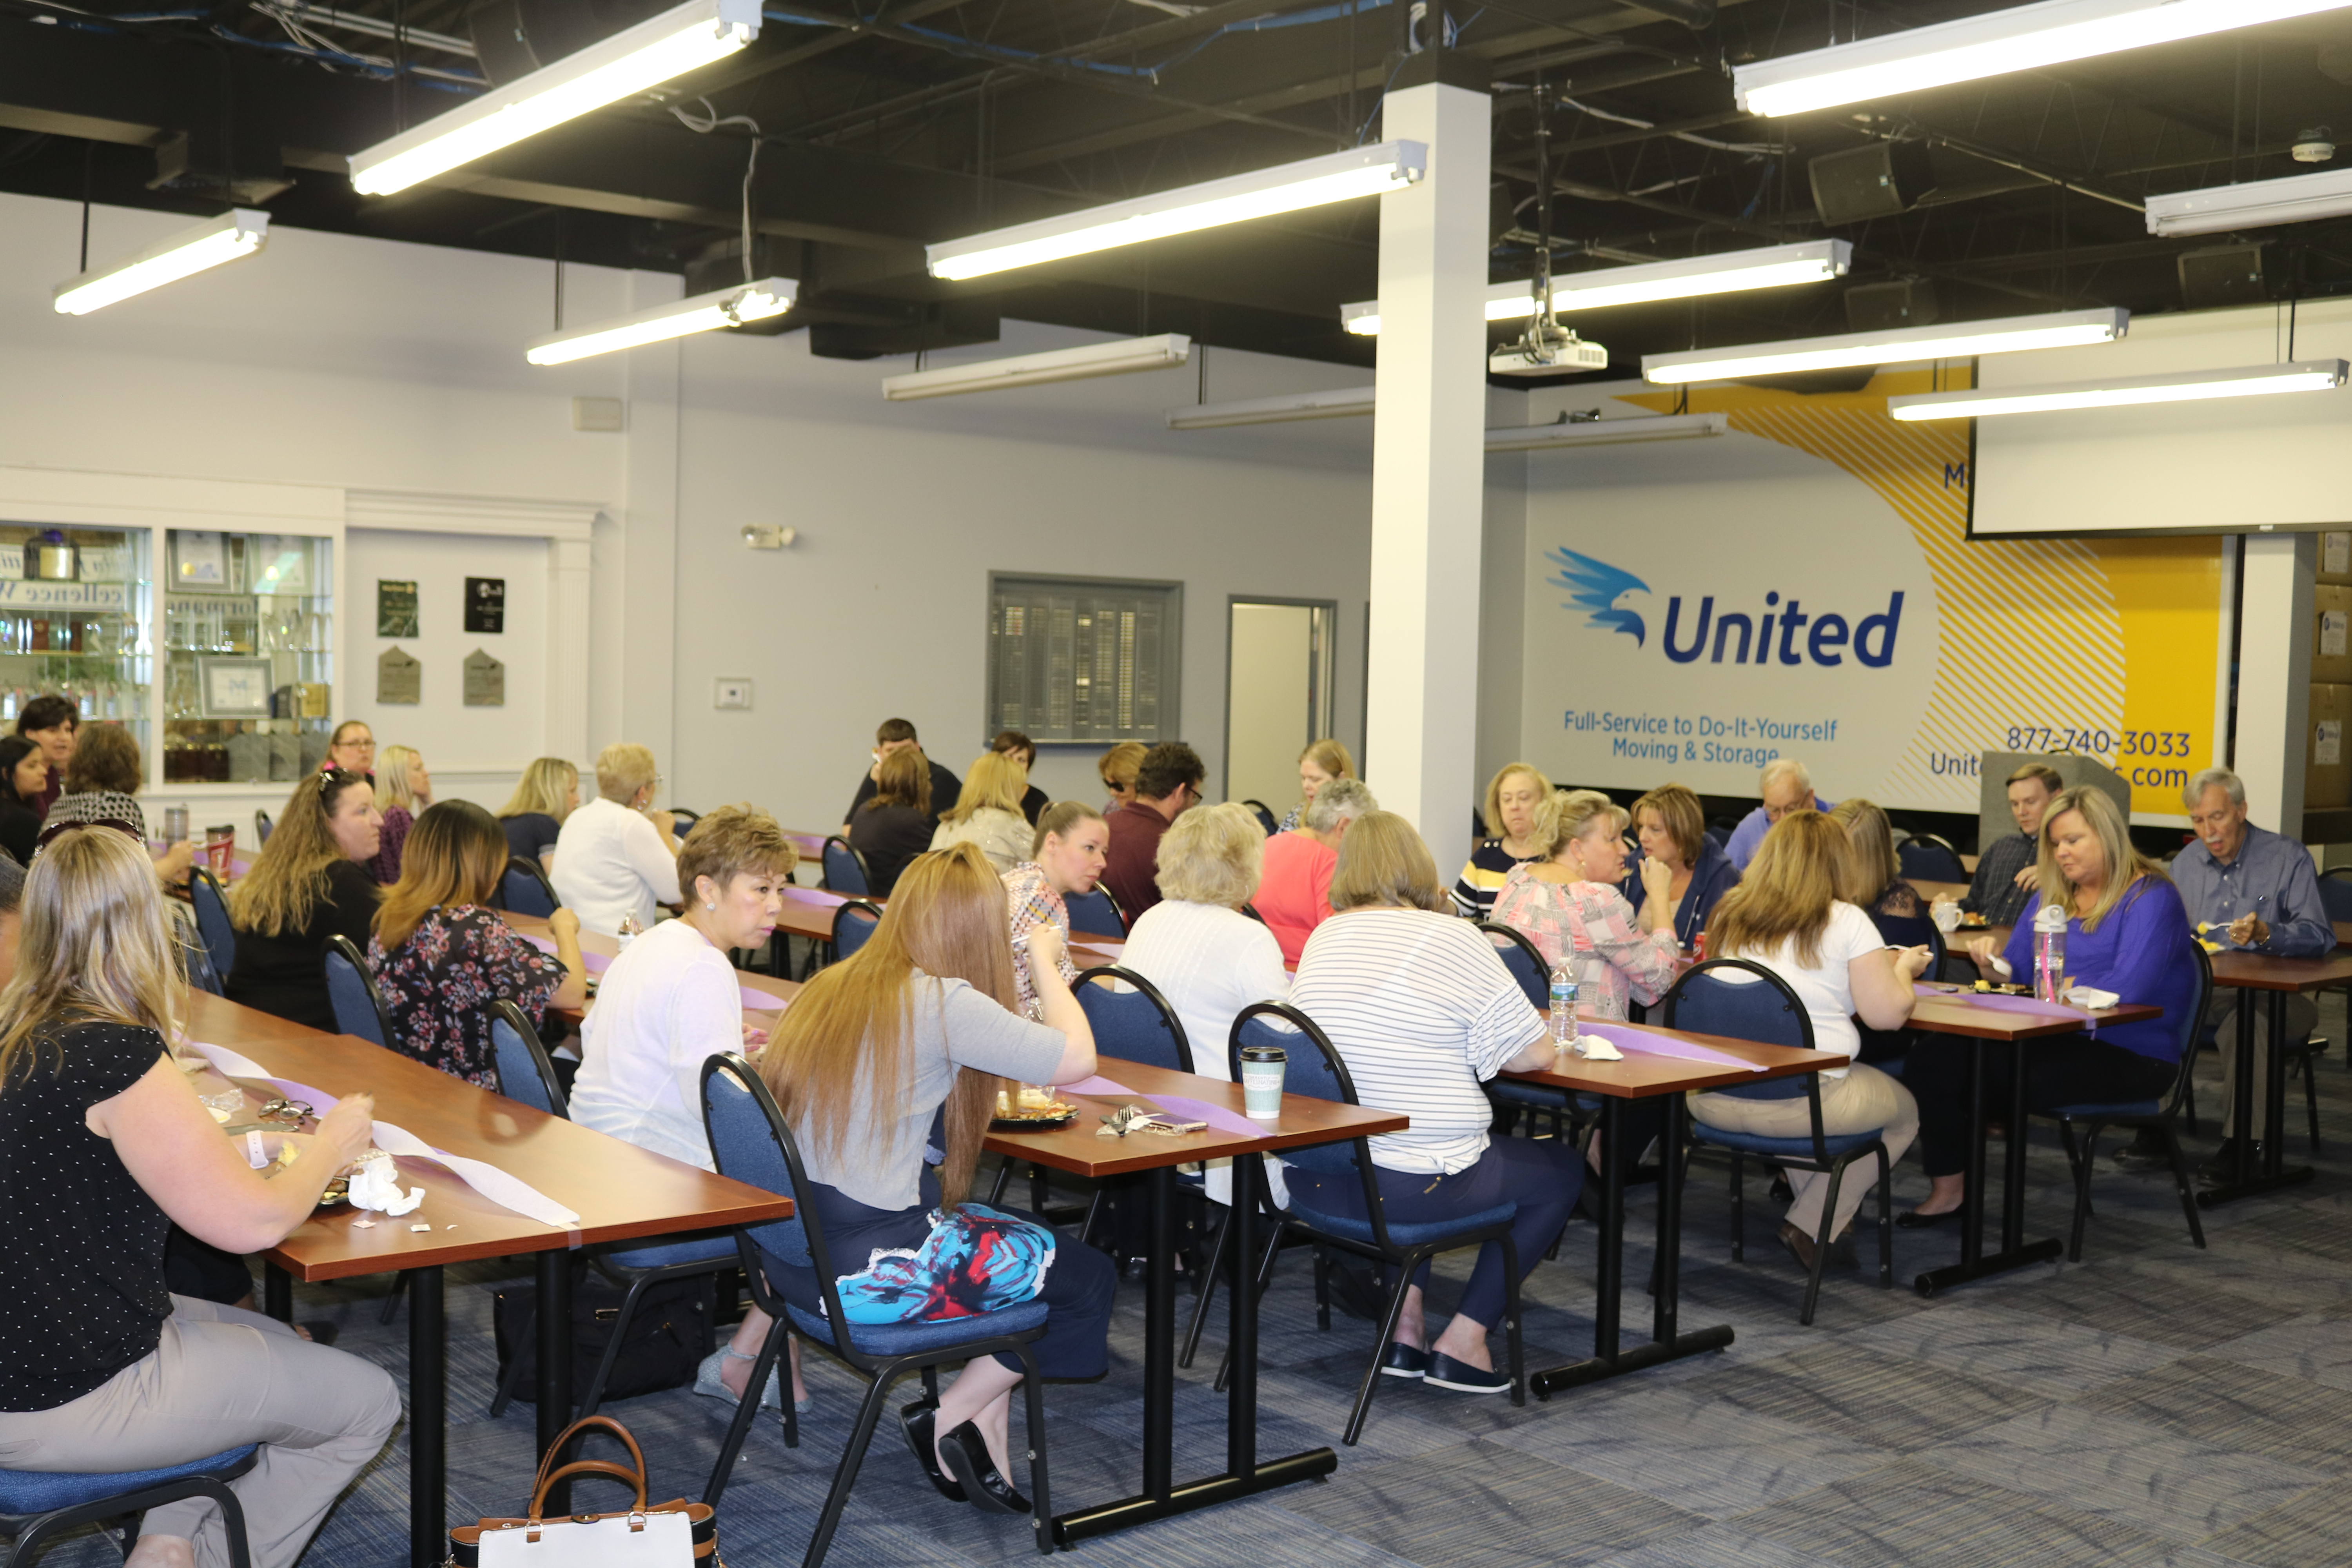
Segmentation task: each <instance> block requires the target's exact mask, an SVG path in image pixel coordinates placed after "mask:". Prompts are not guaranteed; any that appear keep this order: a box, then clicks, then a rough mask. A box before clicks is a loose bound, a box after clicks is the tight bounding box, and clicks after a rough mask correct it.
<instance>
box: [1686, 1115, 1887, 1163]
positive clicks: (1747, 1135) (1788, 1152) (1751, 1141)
mask: <svg viewBox="0 0 2352 1568" xmlns="http://www.w3.org/2000/svg"><path fill="white" fill-rule="evenodd" d="M1880 1131H1881V1130H1880V1129H1876V1128H1874V1129H1872V1130H1871V1131H1868V1132H1845V1133H1840V1134H1837V1135H1834V1136H1832V1137H1827V1138H1824V1139H1822V1148H1824V1149H1826V1150H1828V1151H1829V1156H1830V1158H1831V1159H1832V1160H1836V1159H1841V1158H1843V1156H1845V1155H1847V1154H1851V1153H1853V1152H1854V1151H1855V1150H1857V1149H1866V1148H1868V1147H1869V1146H1870V1145H1871V1144H1873V1143H1875V1142H1878V1138H1879V1132H1880ZM1691 1137H1692V1138H1693V1140H1695V1141H1696V1142H1701V1143H1712V1144H1714V1145H1715V1146H1716V1147H1717V1148H1718V1149H1737V1150H1738V1151H1739V1152H1741V1153H1743V1154H1765V1155H1769V1156H1770V1157H1772V1158H1773V1159H1776V1160H1811V1158H1812V1157H1813V1140H1812V1138H1811V1135H1810V1134H1809V1135H1807V1136H1805V1137H1802V1138H1767V1137H1764V1136H1763V1135H1762V1134H1760V1133H1756V1132H1733V1131H1728V1130H1727V1129H1725V1128H1721V1127H1710V1126H1708V1125H1707V1124H1706V1123H1705V1122H1703V1121H1700V1122H1694V1123H1693V1124H1692V1126H1691Z"/></svg>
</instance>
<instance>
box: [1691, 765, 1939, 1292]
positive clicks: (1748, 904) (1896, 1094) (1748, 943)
mask: <svg viewBox="0 0 2352 1568" xmlns="http://www.w3.org/2000/svg"><path fill="white" fill-rule="evenodd" d="M1847 856H1848V850H1847V847H1846V835H1845V828H1844V826H1843V824H1840V823H1836V822H1832V821H1831V820H1830V819H1829V818H1828V817H1827V816H1822V814H1821V813H1820V812H1817V811H1800V812H1793V813H1791V814H1790V815H1789V816H1784V817H1782V818H1781V819H1780V821H1779V822H1777V823H1775V824H1774V825H1773V826H1772V827H1771V829H1770V830H1769V832H1767V833H1766V834H1765V835H1764V842H1763V844H1762V845H1761V846H1760V847H1759V848H1758V849H1757V851H1756V858H1754V859H1753V860H1750V861H1749V862H1748V869H1747V871H1746V872H1745V873H1744V874H1743V875H1742V877H1741V879H1740V883H1739V886H1738V887H1737V888H1734V889H1732V890H1731V891H1730V892H1728V893H1726V894H1725V895H1724V896H1723V902H1721V903H1719V904H1717V905H1716V907H1715V917H1714V919H1713V920H1712V921H1710V922H1709V923H1708V926H1707V935H1706V945H1707V956H1708V957H1709V958H1744V959H1747V960H1749V961H1750V962H1752V963H1759V964H1762V965H1763V966H1764V967H1765V968H1767V969H1769V970H1770V971H1771V972H1772V973H1775V974H1777V975H1779V976H1780V978H1781V979H1782V980H1785V981H1787V982H1788V984H1789V988H1790V990H1792V991H1794V992H1795V993H1796V994H1797V997H1798V1000H1800V1001H1801V1002H1802V1003H1803V1004H1804V1005H1805V1014H1806V1016H1808V1017H1809V1018H1811V1020H1812V1026H1813V1048H1814V1049H1815V1050H1817V1051H1829V1052H1832V1053H1833V1054H1835V1055H1837V1056H1842V1057H1844V1058H1848V1059H1849V1060H1851V1061H1852V1062H1853V1065H1852V1066H1851V1067H1845V1068H1833V1069H1830V1070H1827V1071H1824V1072H1823V1073H1822V1075H1821V1079H1822V1131H1825V1132H1827V1133H1829V1134H1831V1135H1832V1136H1836V1135H1838V1134H1842V1133H1849V1132H1870V1131H1877V1132H1878V1134H1879V1136H1880V1138H1881V1140H1882V1141H1884V1142H1885V1144H1886V1158H1887V1163H1890V1164H1892V1163H1894V1162H1895V1161H1897V1160H1900V1159H1901V1158H1903V1152H1904V1151H1905V1150H1906V1149H1908V1148H1909V1147H1910V1146H1911V1141H1912V1139H1914V1138H1915V1137H1916V1136H1917V1135H1918V1131H1919V1107H1918V1105H1917V1103H1916V1101H1915V1100H1913V1099H1912V1098H1911V1091H1910V1090H1909V1089H1906V1088H1904V1086H1903V1084H1902V1083H1901V1082H1899V1081H1897V1080H1896V1079H1892V1078H1889V1077H1888V1076H1887V1075H1886V1074H1885V1073H1883V1072H1881V1071H1879V1070H1878V1069H1877V1068H1874V1067H1869V1066H1866V1065H1865V1064H1864V1063H1863V1062H1862V1061H1861V1060H1860V1059H1858V1058H1859V1056H1860V1053H1861V1050H1862V1036H1861V1033H1860V1032H1859V1031H1858V1030H1857V1029H1855V1027H1854V1022H1853V1021H1854V1019H1855V1017H1856V1016H1859V1017H1860V1018H1861V1019H1862V1022H1863V1024H1864V1026H1867V1027H1869V1028H1873V1029H1895V1028H1900V1027H1902V1026H1903V1023H1904V1021H1905V1020H1906V1019H1907V1018H1909V1017H1910V1016H1911V1005H1912V1001H1913V992H1912V988H1911V987H1912V983H1913V982H1914V981H1916V979H1918V977H1919V974H1920V972H1921V971H1923V970H1924V969H1926V968H1927V949H1926V948H1924V947H1911V948H1905V949H1903V950H1902V951H1901V952H1895V951H1894V950H1892V949H1890V948H1888V947H1887V946H1886V944H1885V941H1884V939H1882V938H1881V937H1880V936H1879V934H1878V928H1877V927H1875V926H1874V925H1872V924H1871V923H1870V917H1869V916H1868V915H1867V914H1865V913H1864V912H1863V911H1862V910H1859V909H1857V908H1855V907H1854V906H1853V904H1851V903H1848V902H1846V901H1844V900H1842V899H1840V898H1839V896H1838V889H1839V886H1840V884H1841V882H1842V880H1843V879H1844V878H1846V877H1847V875H1848V872H1847V870H1846V865H1847ZM1724 979H1725V980H1726V981H1727V983H1730V984H1745V985H1756V984H1762V982H1760V981H1759V980H1757V979H1756V978H1755V977H1754V976H1753V975H1748V974H1741V973H1738V972H1737V971H1730V972H1726V973H1725V974H1724ZM1690 1108H1691V1114H1693V1115H1694V1116H1696V1117H1697V1118H1698V1119H1699V1120H1700V1121H1704V1122H1706V1124H1707V1125H1708V1126H1710V1127H1720V1128H1723V1129H1724V1130H1726V1131H1732V1132H1752V1133H1755V1134H1758V1135H1759V1136H1761V1137H1767V1138H1801V1137H1804V1136H1806V1135H1808V1134H1809V1133H1810V1131H1811V1128H1812V1122H1811V1120H1810V1118H1811V1110H1810V1109H1809V1108H1808V1106H1807V1104H1806V1102H1805V1100H1802V1099H1796V1100H1743V1099H1738V1098H1736V1097H1734V1096H1730V1095H1723V1094H1694V1095H1692V1096H1691V1097H1690ZM1788 1175H1789V1181H1790V1185H1791V1186H1793V1187H1794V1188H1795V1190H1796V1194H1797V1195H1796V1201H1795V1202H1793V1203H1791V1204H1790V1205H1789V1212H1788V1215H1787V1216H1786V1218H1785V1219H1784V1220H1783V1221H1782V1223H1781V1226H1780V1245H1781V1246H1782V1247H1786V1248H1787V1249H1788V1251H1789V1254H1790V1257H1792V1258H1795V1259H1796V1260H1797V1262H1798V1264H1799V1266H1800V1267H1801V1268H1808V1269H1810V1268H1811V1267H1812V1264H1813V1258H1814V1255H1815V1254H1816V1252H1817V1251H1818V1250H1819V1248H1820V1245H1821V1240H1822V1237H1824V1236H1827V1237H1828V1238H1829V1240H1830V1242H1831V1243H1832V1245H1835V1243H1836V1242H1837V1240H1838V1238H1839V1237H1843V1235H1844V1234H1845V1233H1846V1231H1847V1229H1848V1228H1849V1227H1850V1226H1852V1225H1853V1216H1854V1215H1855V1213H1856V1212H1857V1211H1859V1210H1860V1209H1861V1207H1862V1200H1863V1199H1864V1197H1866V1196H1867V1195H1869V1192H1870V1184H1869V1183H1868V1182H1864V1181H1857V1180H1847V1181H1844V1182H1843V1183H1841V1184H1839V1188H1838V1205H1837V1212H1836V1213H1835V1214H1834V1215H1832V1216H1830V1218H1831V1220H1832V1223H1831V1224H1830V1225H1829V1226H1827V1227H1826V1228H1825V1227H1824V1226H1823V1224H1822V1205H1823V1204H1824V1203H1825V1201H1826V1200H1827V1198H1828V1196H1829V1177H1827V1176H1826V1175H1823V1174H1822V1173H1819V1172H1817V1171H1790V1173H1788Z"/></svg>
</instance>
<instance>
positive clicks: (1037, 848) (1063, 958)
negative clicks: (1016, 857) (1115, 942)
mask: <svg viewBox="0 0 2352 1568" xmlns="http://www.w3.org/2000/svg"><path fill="white" fill-rule="evenodd" d="M1109 847H1110V825H1109V824H1108V823H1107V822H1105V821H1104V820H1103V817H1102V813H1100V812H1098V811H1097V810H1096V809H1095V808H1094V807H1093V806H1091V805H1087V803H1086V802H1084V801H1082V800H1059V801H1055V803H1054V804H1053V805H1049V806H1047V807H1046V808H1045V811H1044V812H1042V813H1041V814H1039V816H1038V818H1037V836H1036V838H1035V839H1034V843H1033V848H1032V852H1031V854H1030V857H1029V858H1028V859H1026V860H1024V861H1023V862H1022V863H1021V864H1020V865H1018V866H1015V867H1013V869H1011V870H1010V871H1007V872H1005V873H1004V902H1005V909H1006V911H1007V913H1008V915H1009V917H1010V921H1011V924H1010V926H1009V927H1008V934H1009V935H1010V937H1011V939H1012V942H1013V995H1014V998H1015V1000H1016V1002H1017V1005H1018V1006H1019V1009H1020V1013H1021V1016H1023V1017H1024V1018H1034V1017H1035V1016H1037V986H1036V983H1035V982H1034V981H1033V980H1031V979H1030V978H1029V965H1030V963H1031V959H1030V955H1029V934H1030V932H1031V931H1034V930H1035V929H1036V928H1037V927H1038V926H1040V925H1051V926H1053V927H1054V928H1055V930H1056V931H1060V932H1061V933H1062V942H1063V945H1062V946H1061V947H1059V948H1057V949H1056V950H1055V951H1056V952H1057V954H1058V958H1059V963H1060V965H1061V973H1062V984H1065V985H1075V984H1077V979H1078V972H1077V971H1076V969H1075V968H1073V967H1072V966H1071V963H1070V954H1069V949H1068V945H1067V944H1068V942H1069V940H1070V910H1069V906H1068V905H1067V904H1066V903H1064V902H1063V901H1062V900H1065V899H1070V898H1076V897H1077V896H1079V895H1081V894H1085V893H1091V892H1093V891H1094V890H1095V887H1096V885H1097V883H1099V882H1100V881H1101V880H1102V872H1103V860H1104V857H1105V853H1106V851H1107V850H1108V848H1109ZM1097 934H1105V933H1097Z"/></svg>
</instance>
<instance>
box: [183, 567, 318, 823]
mask: <svg viewBox="0 0 2352 1568" xmlns="http://www.w3.org/2000/svg"><path fill="white" fill-rule="evenodd" d="M333 549H334V546H333V544H332V542H331V541H328V540H325V539H314V538H310V537H308V536H305V535H299V534H270V533H214V532H198V531H187V530H182V529H173V530H172V531H171V532H170V552H171V559H170V563H169V566H168V569H167V571H166V574H165V578H164V587H163V779H164V782H166V783H167V784H231V783H236V784H261V783H291V782H292V781H294V780H295V779H298V778H299V777H301V776H302V775H303V774H304V773H308V772H310V770H312V769H314V768H316V767H318V766H319V765H320V763H322V762H324V761H325V759H326V754H327V737H328V735H329V733H330V732H331V729H332V721H331V718H330V715H331V712H332V705H333V686H332V681H333V679H334V675H333V671H334V592H333V590H334V573H333V562H332V552H333Z"/></svg>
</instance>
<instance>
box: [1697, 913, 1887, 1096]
mask: <svg viewBox="0 0 2352 1568" xmlns="http://www.w3.org/2000/svg"><path fill="white" fill-rule="evenodd" d="M1885 945H1886V939H1885V937H1883V936H1881V935H1880V934H1879V933H1878V928H1877V927H1876V926H1875V925H1873V924H1872V923H1871V921H1870V917H1869V916H1868V915H1866V914H1864V912H1863V911H1862V910H1859V909H1857V908H1856V907H1854V906H1853V905H1852V904H1849V903H1844V902H1839V903H1833V904H1832V905H1831V906H1830V923H1829V929H1828V930H1826V931H1822V943H1821V948H1822V952H1821V960H1822V961H1821V963H1818V964H1815V965H1814V966H1812V967H1811V968H1810V969H1809V968H1807V967H1806V966H1804V965H1803V964H1801V963H1798V962H1797V954H1796V951H1795V950H1796V943H1795V942H1793V941H1791V942H1782V943H1781V944H1780V946H1779V947H1778V948H1776V949H1774V950H1773V951H1772V952H1718V953H1713V954H1710V956H1712V957H1716V958H1745V959H1749V960H1752V961H1753V962H1755V963H1760V964H1762V965H1763V966H1764V967H1765V968H1767V969H1769V970H1770V971H1771V972H1772V973H1775V974H1777V975H1779V976H1780V978H1781V979H1783V980H1785V981H1787V982H1788V983H1789V988H1790V990H1792V991H1794V992H1795V993H1796V994H1797V996H1798V999H1799V1000H1800V1001H1801V1002H1803V1003H1804V1005H1805V1012H1806V1013H1807V1014H1808V1015H1809V1016H1811V1018H1812V1020H1813V1049H1815V1050H1817V1051H1833V1052H1835V1053H1836V1054H1837V1055H1839V1056H1842V1057H1851V1056H1856V1055H1859V1054H1860V1052H1861V1050H1862V1033H1861V1031H1860V1030H1858V1029H1856V1028H1855V1027H1854V1023H1853V979H1852V977H1851V975H1850V974H1849V973H1848V972H1847V969H1846V966H1847V965H1848V964H1850V963H1853V961H1854V960H1855V959H1857V958H1860V957H1862V956H1863V955H1864V954H1865V953H1870V952H1877V951H1878V950H1879V949H1880V948H1883V947H1885ZM1723 979H1724V980H1725V982H1726V983H1727V984H1737V985H1753V984H1756V981H1755V980H1754V979H1752V978H1751V977H1749V976H1748V975H1745V974H1740V973H1736V972H1733V973H1725V974H1724V975H1723ZM1845 1074H1846V1069H1845V1068H1836V1069H1835V1070H1833V1071H1830V1072H1824V1073H1822V1077H1823V1078H1828V1079H1839V1078H1843V1077H1844V1076H1845Z"/></svg>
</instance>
